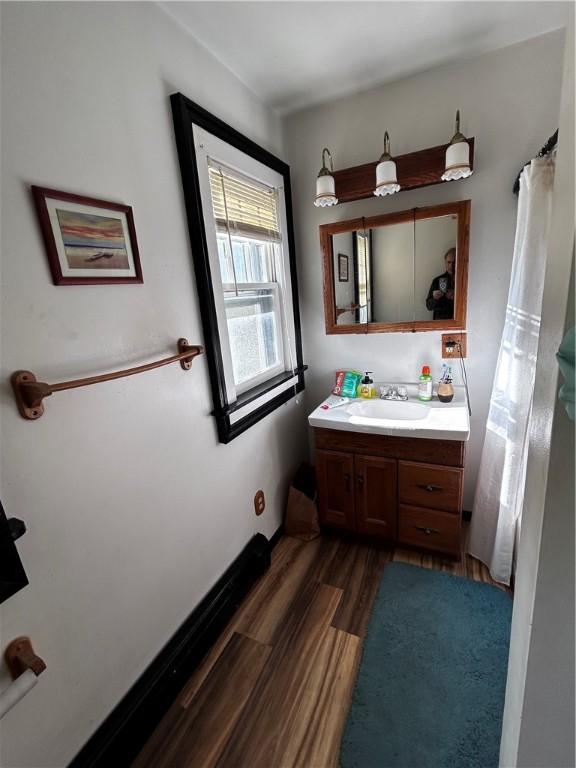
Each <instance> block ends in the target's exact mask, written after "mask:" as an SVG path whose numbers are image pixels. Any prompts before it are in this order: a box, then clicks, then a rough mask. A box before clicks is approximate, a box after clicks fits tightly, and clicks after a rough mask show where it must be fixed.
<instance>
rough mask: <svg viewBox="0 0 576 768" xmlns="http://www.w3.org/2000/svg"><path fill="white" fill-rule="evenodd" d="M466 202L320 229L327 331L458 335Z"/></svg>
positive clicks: (462, 319)
mask: <svg viewBox="0 0 576 768" xmlns="http://www.w3.org/2000/svg"><path fill="white" fill-rule="evenodd" d="M469 223H470V201H469V200H461V201H458V202H455V203H446V204H443V205H436V206H433V207H429V208H415V209H410V210H408V211H400V212H398V213H387V214H383V215H381V216H372V217H370V218H357V219H350V220H348V221H340V222H337V223H334V224H324V225H322V226H321V227H320V242H321V247H322V255H323V264H324V311H325V317H326V333H329V334H332V333H386V332H392V331H435V330H444V329H446V330H452V329H460V330H464V329H465V327H466V298H467V291H468V239H469Z"/></svg>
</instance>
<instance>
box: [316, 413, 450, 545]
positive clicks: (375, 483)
mask: <svg viewBox="0 0 576 768" xmlns="http://www.w3.org/2000/svg"><path fill="white" fill-rule="evenodd" d="M314 436H315V440H316V476H317V482H318V500H319V513H320V522H321V523H322V524H323V525H325V526H328V527H334V528H340V529H342V530H345V531H350V532H355V533H361V534H365V535H368V536H376V537H380V538H383V539H387V540H390V541H392V542H398V543H401V544H407V545H409V546H413V547H419V548H422V549H426V550H432V551H437V552H442V553H444V554H449V555H453V556H456V557H459V556H460V549H461V543H460V539H461V516H462V492H463V474H464V457H465V443H463V442H460V441H455V440H430V439H423V438H405V437H389V436H386V435H369V434H361V433H357V432H343V431H342V432H340V431H338V430H330V429H318V428H316V429H314Z"/></svg>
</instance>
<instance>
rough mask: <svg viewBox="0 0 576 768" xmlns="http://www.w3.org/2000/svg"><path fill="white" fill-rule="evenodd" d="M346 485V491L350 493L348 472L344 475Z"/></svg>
mask: <svg viewBox="0 0 576 768" xmlns="http://www.w3.org/2000/svg"><path fill="white" fill-rule="evenodd" d="M344 485H345V487H346V490H347V491H348V492H350V475H349V474H348V472H345V473H344Z"/></svg>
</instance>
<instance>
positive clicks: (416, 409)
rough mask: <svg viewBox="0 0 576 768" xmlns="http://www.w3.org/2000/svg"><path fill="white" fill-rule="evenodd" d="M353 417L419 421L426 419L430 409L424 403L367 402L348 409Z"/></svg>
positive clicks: (355, 404) (396, 401)
mask: <svg viewBox="0 0 576 768" xmlns="http://www.w3.org/2000/svg"><path fill="white" fill-rule="evenodd" d="M346 410H347V411H348V413H349V414H350V415H351V416H360V417H363V418H366V419H386V420H388V421H390V420H391V421H398V420H400V421H419V420H420V419H425V418H426V417H427V416H428V414H429V413H430V408H429V407H428V406H427V405H424V404H423V403H409V402H405V401H402V400H366V401H365V402H363V403H358V402H356V403H352V405H349V406H347V407H346Z"/></svg>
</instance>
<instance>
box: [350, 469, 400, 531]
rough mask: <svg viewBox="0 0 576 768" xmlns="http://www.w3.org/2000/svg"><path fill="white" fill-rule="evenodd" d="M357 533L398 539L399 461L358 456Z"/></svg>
mask: <svg viewBox="0 0 576 768" xmlns="http://www.w3.org/2000/svg"><path fill="white" fill-rule="evenodd" d="M355 470H356V473H355V474H356V528H357V530H358V533H366V534H369V535H371V536H380V537H382V538H385V539H395V538H396V531H397V517H398V515H397V492H396V487H397V486H396V459H382V458H379V457H376V456H356V457H355Z"/></svg>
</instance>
